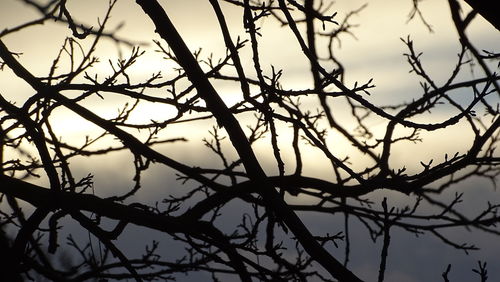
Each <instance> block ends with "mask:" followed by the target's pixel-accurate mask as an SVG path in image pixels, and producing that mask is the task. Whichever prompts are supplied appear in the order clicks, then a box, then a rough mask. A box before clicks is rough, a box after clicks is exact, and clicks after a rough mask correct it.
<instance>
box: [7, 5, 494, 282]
mask: <svg viewBox="0 0 500 282" xmlns="http://www.w3.org/2000/svg"><path fill="white" fill-rule="evenodd" d="M18 2H19V1H15V0H1V1H0V30H3V29H4V28H9V27H13V26H15V25H16V24H20V23H22V22H24V21H26V20H28V19H32V18H36V17H37V14H36V12H34V11H33V10H30V9H26V8H24V6H22V5H20V4H19V3H18ZM67 2H68V8H69V9H70V12H72V15H73V17H74V18H75V19H78V20H79V21H82V22H84V23H87V24H89V25H92V26H97V18H100V19H102V18H103V16H104V13H105V10H106V7H107V3H108V1H107V0H105V1H104V0H91V1H90V0H86V1H83V0H80V1H76V0H68V1H67ZM162 3H163V6H164V7H165V9H166V10H167V13H168V14H169V16H170V17H171V18H172V21H173V23H174V25H176V27H177V28H178V29H179V31H180V33H181V35H182V36H183V37H184V39H185V41H186V43H187V44H188V46H189V47H190V48H191V49H192V50H196V49H198V48H203V50H204V51H203V52H204V53H202V54H204V55H205V56H208V54H210V52H213V53H214V55H215V56H221V55H223V54H225V48H224V45H223V41H222V36H221V35H220V33H219V28H218V25H217V22H216V20H215V18H214V14H213V12H212V9H211V8H210V5H209V3H208V1H202V0H189V1H186V0H182V1H181V0H169V1H162ZM364 3H368V6H367V8H366V9H364V10H363V11H362V12H360V13H359V15H358V16H354V17H353V18H352V19H351V22H352V23H353V24H359V27H357V28H355V29H353V32H354V34H355V36H356V38H354V37H352V36H349V35H343V37H342V39H343V41H342V45H341V46H340V47H339V49H338V50H337V51H336V52H337V54H338V57H339V59H340V60H341V61H342V62H343V64H344V66H345V67H346V70H347V73H346V83H347V84H348V85H349V84H350V85H352V84H353V83H354V82H355V81H360V82H366V81H367V80H368V79H370V78H374V83H375V85H376V86H377V87H376V88H375V89H374V90H373V91H372V95H371V96H370V97H369V99H370V101H372V102H373V103H375V104H379V105H382V104H388V103H397V102H401V101H408V100H410V99H412V98H414V97H418V95H419V94H420V93H421V88H420V86H419V80H418V79H416V77H415V75H414V74H411V73H409V72H408V71H409V69H410V67H409V66H408V64H407V63H406V60H405V58H404V56H403V53H405V52H406V51H407V50H406V47H405V45H404V44H403V42H401V40H400V38H406V37H407V36H410V37H411V38H412V39H413V40H414V41H415V47H416V49H417V50H418V51H421V52H423V53H424V54H423V56H422V59H423V63H424V65H425V66H426V67H427V68H428V70H429V73H430V74H431V75H433V77H434V78H435V79H436V81H437V82H438V84H443V83H444V82H445V81H446V79H447V76H449V74H450V72H451V70H452V69H453V67H454V66H455V63H456V58H457V53H458V52H459V51H460V46H459V44H458V41H457V33H456V30H455V28H454V26H453V24H452V22H451V16H450V13H449V8H448V4H447V1H445V0H439V1H438V0H428V1H422V2H421V4H420V5H421V6H420V7H421V9H422V12H423V15H424V17H425V19H426V20H427V22H429V23H430V24H431V25H432V27H433V30H434V32H432V33H431V32H429V31H428V30H427V29H426V27H425V26H424V24H423V23H422V22H421V21H420V20H419V19H418V18H416V19H414V20H413V21H411V22H409V23H407V19H408V14H409V12H410V11H411V6H412V1H411V0H390V1H382V0H373V1H358V0H352V1H347V0H339V1H336V3H335V5H334V6H333V7H334V8H333V10H335V11H337V12H338V16H337V17H338V18H339V19H342V18H343V17H344V15H345V14H346V13H348V12H349V11H351V10H353V9H357V8H359V7H361V6H362V5H363V4H364ZM464 7H465V8H466V9H467V6H466V5H465V4H464ZM224 9H225V12H226V13H227V15H228V21H229V22H230V28H231V31H232V33H233V39H235V38H236V37H237V36H238V35H240V36H242V37H245V33H244V30H243V29H242V27H241V26H242V20H241V11H240V10H238V9H234V8H231V7H228V6H224ZM122 21H125V26H124V27H123V29H122V30H121V31H120V32H119V33H118V34H119V35H120V36H122V37H124V38H128V39H130V40H133V41H137V42H147V43H149V46H144V47H142V48H143V49H145V50H146V51H147V54H146V55H145V56H144V58H143V59H141V61H140V63H139V64H138V66H137V67H136V68H134V69H133V70H134V71H133V72H132V73H131V74H132V77H133V79H135V80H136V81H139V80H140V79H143V78H146V77H148V76H150V75H151V74H152V73H153V72H155V71H157V70H162V71H164V72H167V73H168V72H169V71H170V72H171V71H172V70H171V67H172V66H171V65H169V64H168V63H165V62H164V61H162V60H161V57H160V56H159V55H158V54H157V53H156V52H154V50H155V48H154V44H152V42H151V39H152V38H154V39H158V37H157V36H156V35H155V34H154V27H153V26H152V24H151V23H150V21H149V20H148V19H147V17H146V16H145V15H144V13H143V12H142V10H141V9H140V8H139V7H138V6H137V5H136V3H135V1H133V0H119V1H118V4H117V6H116V8H115V10H114V12H113V16H112V18H111V24H110V25H109V27H113V26H116V25H118V23H120V22H122ZM262 30H263V37H262V39H261V41H260V46H261V50H262V58H263V62H264V63H263V68H264V70H265V71H269V70H270V66H271V64H272V65H274V66H276V67H277V68H282V69H283V70H284V74H283V82H282V83H283V87H284V88H297V87H298V88H307V87H310V85H311V80H310V78H309V77H307V76H305V75H304V73H307V71H308V69H309V65H308V64H307V61H305V60H304V57H303V56H302V55H301V51H300V46H299V45H298V44H297V42H296V41H294V40H293V37H292V34H291V32H290V31H289V30H288V29H282V28H281V27H280V26H279V25H278V24H276V23H274V22H272V21H264V23H263V24H262ZM69 35H70V32H69V31H68V29H67V28H66V27H65V26H62V25H59V24H46V25H44V26H35V27H32V28H30V29H28V30H26V31H23V32H22V33H19V34H11V35H8V36H6V37H5V38H2V40H3V41H4V42H5V43H6V45H7V46H8V47H9V49H10V50H11V51H14V52H19V53H22V55H21V56H20V60H21V62H23V63H25V65H26V66H27V67H28V68H29V69H30V71H32V72H33V73H35V74H37V75H47V73H48V71H49V68H50V63H51V62H52V60H53V58H54V56H55V55H56V54H57V52H58V51H59V48H60V46H61V45H62V43H63V41H64V38H65V37H66V36H69ZM469 35H471V37H472V38H473V39H474V40H475V41H474V42H475V43H476V47H477V49H479V50H482V49H487V50H494V48H495V47H496V48H498V46H500V35H499V33H498V32H497V31H496V30H495V29H494V28H493V27H492V26H491V25H489V24H488V23H487V22H485V21H484V20H482V19H480V18H478V19H476V20H475V22H474V24H473V26H472V27H471V28H470V30H469ZM103 46H104V48H102V49H100V51H99V55H100V57H101V63H100V64H99V65H98V66H97V67H96V69H95V72H101V73H104V74H103V75H102V76H103V77H104V76H105V74H106V73H110V72H111V68H110V67H109V64H108V62H107V61H108V59H111V60H116V59H117V49H116V46H115V45H114V44H113V43H111V42H106V41H103ZM120 51H121V52H122V53H123V54H124V56H126V55H127V54H128V53H129V52H130V50H129V49H128V48H126V47H121V49H120ZM497 51H498V50H497ZM244 63H245V64H247V65H248V66H251V59H250V57H247V58H246V59H244ZM463 76H464V77H467V76H470V73H469V72H468V71H464V73H463ZM218 91H219V92H220V93H221V94H222V95H223V97H224V98H225V99H226V102H227V103H228V104H231V103H234V101H235V96H234V95H239V93H237V94H235V93H234V92H235V91H237V90H235V89H234V88H231V87H229V86H225V85H220V88H218ZM0 94H2V95H4V96H6V97H8V98H9V99H11V100H14V101H15V100H17V99H19V101H22V100H23V97H26V96H27V95H31V94H32V91H31V89H30V88H29V86H26V85H25V84H24V83H22V81H20V80H18V79H15V78H12V75H11V73H9V71H4V72H0ZM110 105H113V102H109V103H107V102H106V101H105V102H101V103H99V104H95V105H93V110H94V111H95V112H96V113H99V114H100V115H102V116H109V117H111V116H113V115H114V114H116V112H117V109H113V108H112V109H111V110H110ZM155 107H156V106H155V105H147V106H144V108H143V110H142V112H139V114H137V115H136V116H134V117H133V118H134V119H136V121H137V122H139V121H141V119H144V120H149V119H150V118H157V117H158V118H159V117H160V116H161V115H164V114H165V109H158V108H155ZM333 107H335V105H333ZM446 116H447V115H446V113H437V117H436V118H437V119H438V120H440V119H446ZM75 124H78V126H75ZM370 125H371V126H373V128H374V131H375V132H379V133H380V134H381V133H382V132H383V129H384V123H381V122H380V121H378V120H377V119H374V120H373V122H372V123H371V124H370ZM54 126H55V128H56V130H58V131H59V132H60V133H61V135H64V136H69V137H68V138H74V139H76V138H81V137H82V136H85V135H87V134H89V132H92V130H94V128H93V127H92V126H91V125H90V124H87V123H85V122H84V121H82V120H79V119H77V117H75V116H74V115H70V114H69V113H66V112H61V113H60V121H59V123H57V124H55V125H54ZM197 126H198V127H196V128H195V127H188V126H186V127H182V128H179V129H178V130H177V131H175V132H174V133H173V134H172V136H173V137H180V136H183V133H186V132H187V133H189V136H190V137H189V138H190V142H187V143H182V144H175V145H172V147H169V148H168V150H169V156H172V157H174V158H175V159H182V160H186V161H187V162H188V163H190V164H193V165H202V166H203V165H208V164H209V163H210V162H212V161H213V160H212V158H211V157H209V156H208V151H207V150H206V149H204V148H203V146H202V145H201V144H202V143H201V142H200V141H201V138H203V137H207V136H208V132H207V129H208V128H207V127H205V126H204V127H201V126H200V124H198V125H197ZM462 132H463V127H461V125H457V126H453V127H450V128H449V129H447V130H445V131H441V132H438V133H436V134H435V135H432V136H429V138H428V139H426V140H425V141H426V142H424V143H422V144H418V145H415V146H414V147H411V149H409V148H408V147H396V148H395V150H396V153H395V154H394V158H393V160H392V161H393V163H394V164H398V165H401V166H403V165H406V166H407V167H409V169H412V166H415V167H418V166H419V161H420V160H421V159H427V160H429V159H432V158H442V155H443V154H444V152H449V153H450V154H453V153H454V152H456V151H460V150H464V148H465V147H466V146H467V145H469V143H466V142H467V141H466V142H465V143H463V142H461V140H466V138H463V135H462ZM281 137H282V138H283V139H284V140H286V139H287V138H289V136H287V135H286V133H284V134H283V135H282V136H281ZM337 142H338V143H337V144H344V145H345V146H348V144H347V143H348V142H347V141H345V140H337ZM268 144H269V143H267V144H266V143H264V142H262V143H259V144H258V145H257V146H256V149H257V150H258V151H259V152H262V154H261V155H260V156H267V155H269V152H270V148H269V146H268ZM342 146H343V145H337V147H336V149H335V148H334V149H333V150H334V151H335V150H338V151H339V153H342V150H344V151H346V150H347V149H346V148H347V147H342ZM415 152H418V154H417V155H418V156H416V154H415ZM317 153H318V152H315V151H311V152H310V154H308V155H307V156H305V160H306V162H309V164H310V165H309V166H308V168H306V169H305V171H306V172H307V173H308V174H309V175H311V176H324V177H327V176H325V175H327V174H329V173H330V171H329V169H328V168H325V166H314V165H312V164H313V163H314V162H315V160H316V158H317ZM129 157H130V156H128V157H126V156H123V155H122V154H115V155H113V156H110V157H100V158H99V160H102V161H95V160H94V159H90V160H87V159H81V160H78V164H79V166H78V169H77V170H79V171H80V172H81V174H82V175H86V174H87V173H93V174H95V180H96V185H95V186H96V189H99V191H98V192H97V193H98V194H99V195H103V196H104V195H107V194H109V193H112V191H114V190H115V189H120V188H119V187H123V186H130V185H131V184H130V179H131V175H132V169H133V167H132V166H131V163H130V164H129V165H128V166H125V167H121V168H120V170H119V171H117V170H116V167H115V166H110V165H109V163H113V164H116V163H122V162H123V160H127V161H129V160H128V158H129ZM285 158H286V157H285ZM261 160H262V161H263V162H264V165H265V167H267V168H268V169H269V170H270V171H273V170H274V171H275V169H274V168H273V164H274V163H273V162H272V161H271V160H267V159H265V158H264V157H261ZM353 162H355V161H353ZM359 163H360V167H361V166H362V165H363V164H364V163H363V162H362V161H360V162H359ZM354 165H356V164H354ZM291 169H293V167H292V168H291ZM124 172H129V174H128V175H127V177H125V178H123V177H121V175H123V174H126V173H124ZM150 173H151V177H148V178H145V179H146V180H145V181H144V183H143V187H146V189H147V191H148V192H147V193H145V194H140V195H139V196H138V197H143V199H149V200H152V199H153V198H156V197H158V194H161V193H163V192H162V191H163V190H164V189H165V186H169V187H172V191H174V192H175V191H177V192H178V190H180V189H181V188H179V187H178V183H177V182H175V181H174V176H173V174H171V173H164V172H163V171H162V169H161V168H154V169H153V170H152V172H150ZM110 176H111V177H110ZM110 179H112V181H110ZM456 191H466V193H467V194H466V196H469V197H470V199H471V200H470V202H468V204H469V205H471V206H470V208H471V209H476V208H478V207H482V206H483V205H485V203H486V202H485V201H480V200H478V199H484V198H485V195H488V196H487V197H488V198H486V199H490V200H491V199H493V197H496V198H497V199H498V196H497V195H495V194H494V193H493V191H492V189H491V186H490V185H489V184H488V183H485V182H480V181H468V182H466V183H463V184H461V185H460V186H459V187H458V188H457V190H456ZM453 192H455V190H454V191H453ZM378 196H379V195H373V197H374V198H376V197H378ZM398 197H399V196H395V198H394V199H391V200H393V201H394V202H395V203H397V202H398V201H399V200H401V199H399V198H398ZM304 218H305V219H306V221H307V222H308V224H309V226H311V228H312V229H321V228H323V227H325V228H326V226H331V224H332V223H331V222H328V219H324V218H321V217H318V218H310V217H308V216H304ZM352 230H353V232H352V233H351V234H353V238H352V241H351V244H352V246H353V250H352V255H353V259H352V261H353V262H352V264H351V265H352V266H351V268H352V270H353V271H354V272H355V273H360V276H361V278H363V279H366V280H367V281H374V280H375V279H374V277H376V275H377V272H378V263H379V261H378V255H379V249H380V244H372V242H371V241H370V240H369V237H368V234H367V233H366V231H364V230H363V228H362V227H361V226H356V225H355V226H353V229H352ZM133 232H135V231H133ZM132 234H137V236H140V235H138V234H140V233H132ZM452 236H453V235H452ZM470 236H472V234H470V233H463V232H461V233H459V234H458V233H457V234H456V236H455V237H456V238H457V239H464V240H465V239H472V240H473V241H474V242H475V243H476V244H477V245H478V246H479V247H482V248H483V250H482V251H481V252H474V253H471V254H470V255H468V256H467V255H464V253H463V252H461V251H457V250H454V249H452V248H451V247H449V246H445V245H444V244H442V243H441V242H439V241H437V240H436V239H435V238H430V237H428V236H422V237H421V238H415V237H414V236H412V235H409V234H406V233H401V234H399V233H398V232H397V231H396V233H395V235H394V238H395V239H394V241H393V245H391V249H390V258H389V261H388V274H387V280H386V281H388V282H397V281H407V282H412V281H438V280H439V279H440V275H441V272H443V271H444V270H445V268H446V266H447V264H448V263H451V264H452V265H453V266H452V272H451V274H450V278H451V281H455V282H461V281H464V282H465V281H471V279H473V278H474V277H475V276H474V275H475V274H474V273H472V272H471V271H470V270H471V269H472V268H474V267H476V266H477V260H478V259H480V260H483V261H487V262H488V266H489V268H488V270H489V274H490V275H489V276H490V280H489V281H500V259H498V254H499V253H500V240H498V238H494V237H492V236H489V235H486V234H474V236H476V237H470ZM473 238H477V239H473ZM134 250H135V249H134ZM141 250H142V249H141ZM337 252H338V251H337ZM340 253H342V252H341V251H340ZM186 281H189V279H188V280H186ZM191 281H192V280H191Z"/></svg>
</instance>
